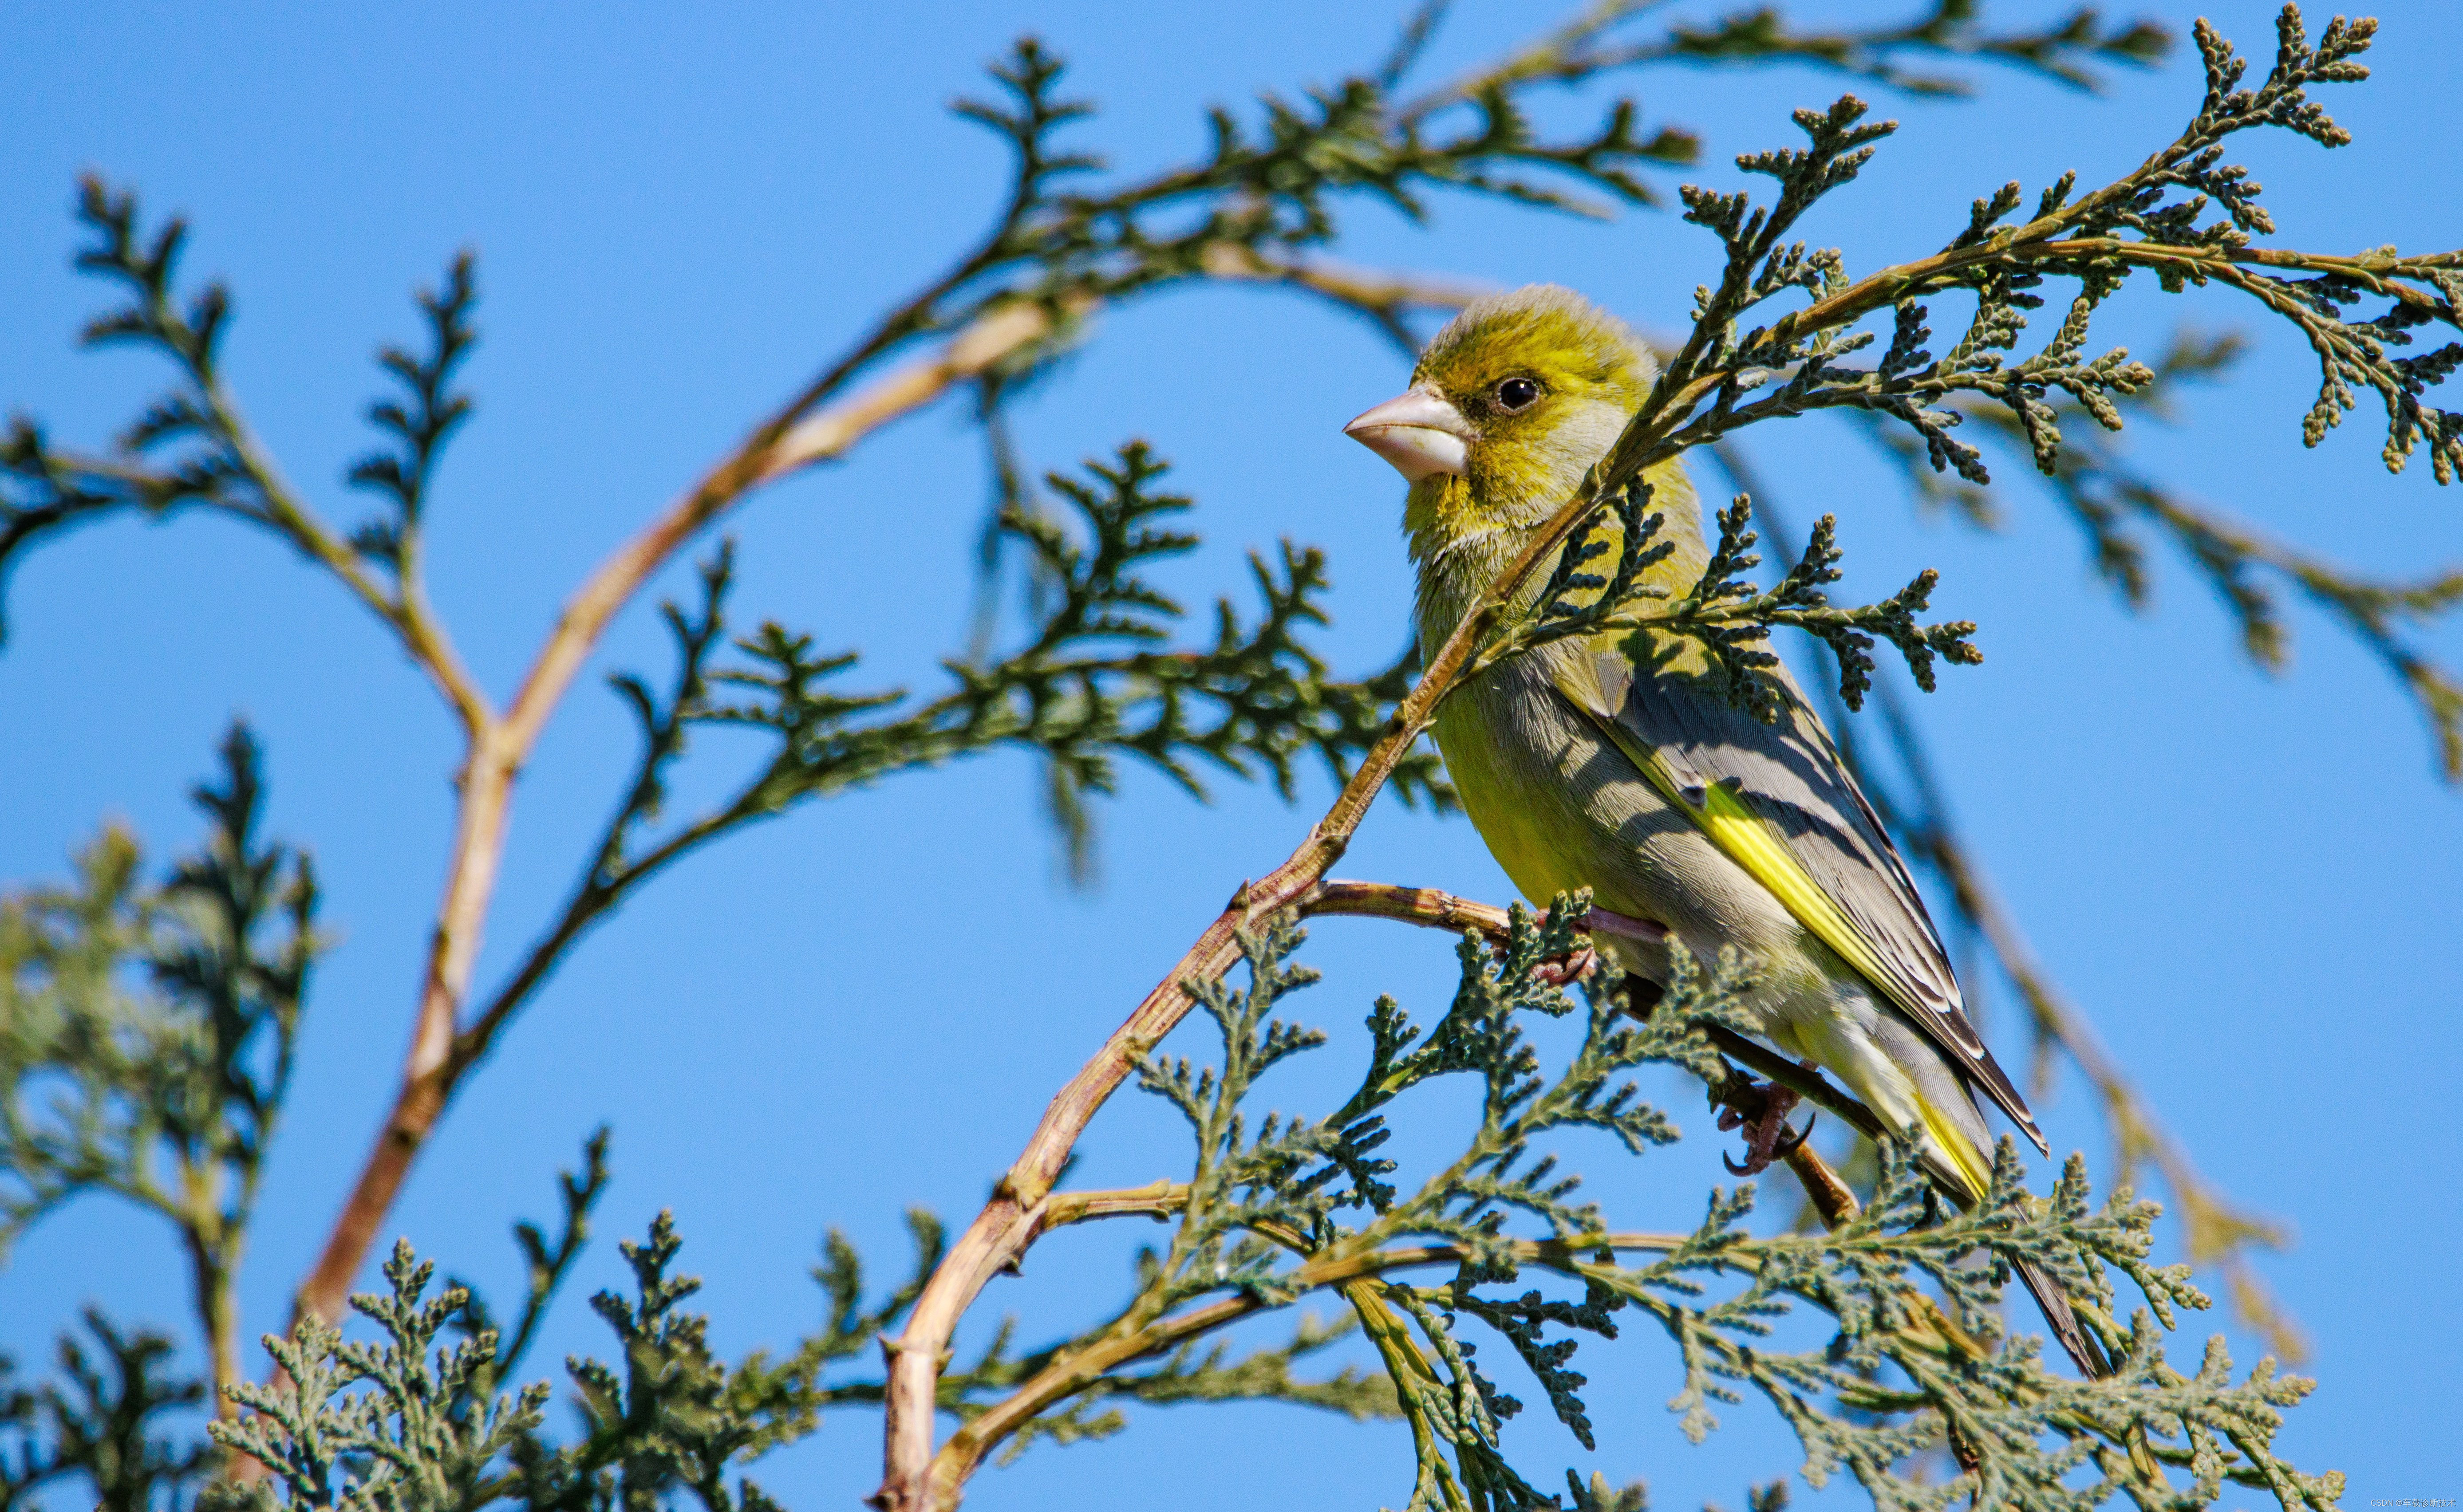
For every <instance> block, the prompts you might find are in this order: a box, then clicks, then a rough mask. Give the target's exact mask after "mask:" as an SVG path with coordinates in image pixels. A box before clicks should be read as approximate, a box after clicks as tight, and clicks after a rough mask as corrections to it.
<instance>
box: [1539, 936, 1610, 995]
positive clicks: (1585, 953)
mask: <svg viewBox="0 0 2463 1512" xmlns="http://www.w3.org/2000/svg"><path fill="white" fill-rule="evenodd" d="M1599 965H1600V953H1599V952H1598V951H1596V950H1593V949H1592V948H1591V947H1590V946H1588V945H1584V946H1582V947H1581V948H1580V949H1579V950H1574V951H1569V952H1567V953H1566V954H1564V955H1561V956H1551V957H1549V958H1548V959H1547V960H1545V961H1541V962H1539V964H1537V965H1536V966H1534V967H1532V968H1531V976H1532V980H1534V981H1536V982H1538V983H1542V984H1544V985H1547V986H1551V987H1566V986H1571V985H1573V984H1574V983H1577V982H1580V981H1581V980H1582V979H1583V978H1584V977H1587V976H1589V975H1590V974H1591V973H1592V972H1594V971H1597V970H1598V969H1599Z"/></svg>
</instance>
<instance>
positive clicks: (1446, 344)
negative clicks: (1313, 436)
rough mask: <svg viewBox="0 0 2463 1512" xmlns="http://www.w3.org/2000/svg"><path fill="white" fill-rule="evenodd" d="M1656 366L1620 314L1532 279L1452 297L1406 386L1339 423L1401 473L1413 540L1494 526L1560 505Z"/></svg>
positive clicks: (1644, 390) (1641, 394)
mask: <svg viewBox="0 0 2463 1512" xmlns="http://www.w3.org/2000/svg"><path fill="white" fill-rule="evenodd" d="M1657 371H1658V369H1657V364H1655V363H1654V362H1653V361H1652V360H1651V357H1650V354H1649V353H1648V352H1647V351H1646V350H1645V348H1644V347H1643V345H1642V343H1641V342H1640V341H1639V340H1637V339H1636V338H1635V336H1634V334H1633V332H1632V331H1631V330H1629V329H1628V328H1627V327H1626V326H1625V324H1624V321H1622V320H1619V319H1618V318H1617V317H1616V316H1614V315H1612V314H1609V313H1607V312H1605V311H1603V310H1601V309H1600V308H1599V307H1598V306H1596V305H1593V304H1592V303H1591V302H1590V301H1589V300H1587V299H1584V298H1583V297H1582V296H1581V295H1580V294H1578V293H1576V292H1573V291H1572V290H1570V289H1561V288H1558V286H1556V285H1554V284H1534V285H1532V286H1530V287H1529V288H1526V289H1517V290H1515V291H1514V292H1512V293H1505V294H1492V295H1489V296H1487V297H1485V298H1482V299H1475V300H1473V301H1471V303H1470V304H1469V305H1466V306H1464V307H1463V311H1462V313H1460V314H1458V315H1456V316H1455V317H1454V318H1453V320H1452V321H1451V322H1449V324H1448V325H1447V326H1446V328H1445V329H1444V330H1443V331H1440V332H1439V333H1437V337H1436V339H1435V340H1433V341H1431V342H1429V343H1428V350H1427V351H1426V352H1425V353H1423V354H1422V355H1421V356H1420V363H1419V366H1418V367H1417V368H1415V369H1413V370H1412V373H1411V386H1410V387H1409V388H1408V389H1406V390H1405V391H1404V392H1403V393H1402V394H1400V395H1398V396H1396V397H1395V398H1393V399H1390V400H1386V401H1385V402H1384V403H1383V404H1380V405H1378V406H1377V407H1376V408H1375V409H1372V410H1370V411H1369V412H1368V413H1366V414H1365V415H1362V416H1361V417H1360V418H1359V419H1357V420H1355V421H1352V422H1351V423H1350V424H1348V425H1346V426H1344V427H1343V430H1344V433H1345V434H1347V435H1349V436H1350V437H1351V438H1352V439H1353V440H1355V441H1357V442H1359V443H1361V444H1362V445H1364V446H1366V447H1367V448H1368V449H1369V450H1371V451H1373V452H1375V453H1377V455H1379V456H1381V457H1383V458H1384V459H1385V460H1386V461H1387V462H1389V463H1392V464H1394V467H1395V470H1397V471H1399V472H1400V473H1402V474H1403V476H1404V477H1406V478H1407V479H1409V480H1410V482H1411V502H1410V514H1411V516H1412V519H1411V521H1410V524H1411V529H1412V533H1413V534H1414V536H1415V537H1419V536H1424V535H1427V534H1428V533H1430V532H1432V531H1433V532H1434V533H1435V534H1436V535H1438V536H1439V537H1444V536H1449V535H1455V534H1465V533H1471V532H1474V531H1484V530H1489V529H1496V528H1499V527H1508V526H1512V525H1515V524H1519V523H1525V521H1526V519H1536V518H1537V517H1538V516H1543V515H1544V513H1545V511H1547V510H1548V509H1550V508H1554V507H1555V506H1556V505H1558V504H1560V503H1562V502H1563V501H1564V499H1565V498H1566V496H1567V495H1568V494H1570V493H1571V492H1572V490H1573V488H1574V486H1576V485H1577V484H1579V483H1580V481H1581V477H1582V474H1583V472H1584V471H1585V470H1587V469H1588V468H1589V467H1590V465H1591V464H1593V463H1595V462H1597V461H1598V460H1599V459H1600V457H1601V456H1602V454H1603V453H1605V452H1606V450H1607V449H1608V447H1609V445H1610V444H1611V443H1614V442H1615V440H1616V438H1617V435H1618V433H1619V432H1621V431H1623V430H1624V425H1625V421H1627V420H1628V419H1630V418H1631V417H1632V415H1633V412H1634V411H1635V410H1637V409H1639V408H1641V407H1642V401H1643V400H1644V399H1645V398H1646V396H1647V395H1648V394H1649V392H1650V383H1651V379H1652V378H1653V377H1655V376H1656V374H1657Z"/></svg>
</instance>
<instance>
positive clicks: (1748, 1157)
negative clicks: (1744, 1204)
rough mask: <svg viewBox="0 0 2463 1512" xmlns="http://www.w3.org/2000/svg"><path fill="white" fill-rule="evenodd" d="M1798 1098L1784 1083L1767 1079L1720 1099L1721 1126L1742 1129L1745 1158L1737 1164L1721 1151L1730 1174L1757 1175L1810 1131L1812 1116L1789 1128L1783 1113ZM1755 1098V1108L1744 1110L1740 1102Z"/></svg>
mask: <svg viewBox="0 0 2463 1512" xmlns="http://www.w3.org/2000/svg"><path fill="white" fill-rule="evenodd" d="M1798 1100H1799V1099H1798V1097H1797V1095H1796V1093H1794V1092H1792V1091H1788V1090H1787V1089H1786V1088H1784V1087H1780V1086H1777V1085H1776V1084H1775V1083H1770V1082H1757V1083H1754V1084H1752V1085H1750V1086H1748V1087H1746V1088H1744V1089H1742V1090H1741V1094H1740V1095H1737V1096H1733V1097H1731V1098H1729V1099H1727V1100H1725V1101H1724V1102H1723V1105H1722V1106H1721V1108H1720V1110H1719V1127H1720V1128H1721V1129H1722V1130H1728V1129H1742V1130H1743V1131H1744V1132H1745V1159H1744V1163H1743V1164H1741V1165H1739V1164H1737V1163H1736V1161H1735V1159H1734V1158H1733V1156H1727V1155H1722V1156H1720V1157H1719V1158H1720V1160H1721V1161H1722V1162H1723V1163H1725V1164H1726V1166H1727V1168H1728V1174H1729V1175H1731V1176H1759V1175H1761V1173H1763V1172H1764V1171H1767V1170H1769V1169H1770V1168H1771V1166H1772V1165H1773V1163H1775V1162H1776V1161H1780V1160H1784V1159H1786V1158H1787V1157H1788V1156H1791V1155H1794V1154H1795V1153H1796V1152H1797V1151H1798V1149H1799V1148H1800V1147H1801V1146H1802V1145H1803V1144H1804V1141H1805V1140H1807V1139H1809V1138H1811V1137H1812V1135H1813V1125H1814V1120H1813V1119H1812V1118H1807V1119H1806V1120H1805V1121H1804V1127H1803V1128H1801V1129H1790V1128H1789V1127H1788V1126H1787V1115H1788V1114H1789V1113H1791V1112H1795V1111H1796V1105H1797V1103H1798ZM1754 1102H1758V1103H1759V1104H1760V1107H1759V1109H1758V1110H1757V1111H1754V1112H1747V1111H1746V1109H1745V1108H1744V1107H1742V1106H1739V1105H1740V1104H1750V1103H1754Z"/></svg>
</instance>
